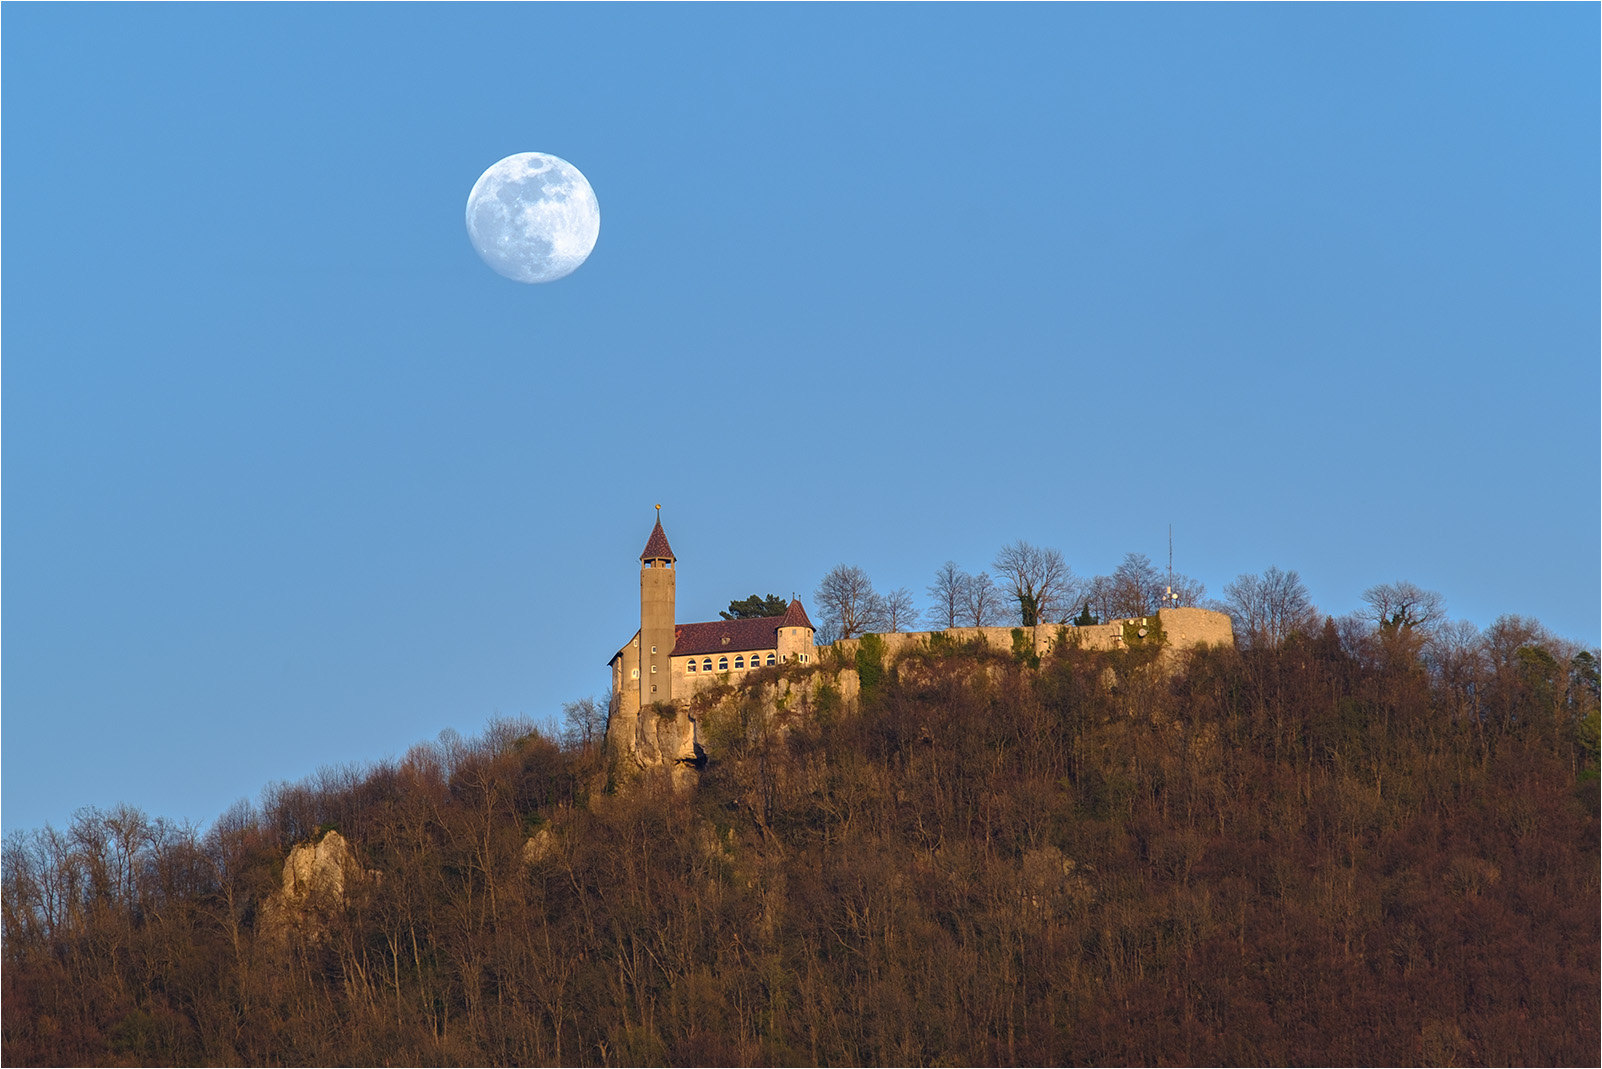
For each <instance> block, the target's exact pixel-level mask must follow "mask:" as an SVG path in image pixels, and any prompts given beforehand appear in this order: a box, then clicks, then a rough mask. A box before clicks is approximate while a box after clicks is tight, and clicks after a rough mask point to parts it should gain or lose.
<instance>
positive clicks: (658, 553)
mask: <svg viewBox="0 0 1602 1069" xmlns="http://www.w3.org/2000/svg"><path fill="white" fill-rule="evenodd" d="M640 559H641V560H677V559H678V558H676V557H674V556H673V547H672V546H670V545H668V540H667V532H666V531H664V530H662V517H661V516H660V515H659V516H657V518H656V526H655V527H653V528H651V539H650V541H648V542H646V543H645V552H644V553H641V554H640Z"/></svg>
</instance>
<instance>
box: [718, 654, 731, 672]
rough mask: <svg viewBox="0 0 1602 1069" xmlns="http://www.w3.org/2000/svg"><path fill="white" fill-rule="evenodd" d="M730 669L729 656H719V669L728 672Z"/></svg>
mask: <svg viewBox="0 0 1602 1069" xmlns="http://www.w3.org/2000/svg"><path fill="white" fill-rule="evenodd" d="M728 670H729V659H728V658H727V657H719V658H718V671H719V672H727V671H728Z"/></svg>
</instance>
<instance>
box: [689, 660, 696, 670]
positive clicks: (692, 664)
mask: <svg viewBox="0 0 1602 1069" xmlns="http://www.w3.org/2000/svg"><path fill="white" fill-rule="evenodd" d="M690 671H692V672H693V671H695V662H694V661H691V662H690Z"/></svg>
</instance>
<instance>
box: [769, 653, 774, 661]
mask: <svg viewBox="0 0 1602 1069" xmlns="http://www.w3.org/2000/svg"><path fill="white" fill-rule="evenodd" d="M768 663H769V664H772V663H773V654H771V653H770V654H768Z"/></svg>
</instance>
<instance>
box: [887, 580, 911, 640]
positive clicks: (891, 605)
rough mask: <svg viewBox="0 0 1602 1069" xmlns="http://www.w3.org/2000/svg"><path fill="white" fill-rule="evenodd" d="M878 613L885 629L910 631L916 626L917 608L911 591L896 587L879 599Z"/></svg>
mask: <svg viewBox="0 0 1602 1069" xmlns="http://www.w3.org/2000/svg"><path fill="white" fill-rule="evenodd" d="M879 614H880V616H881V618H882V620H883V623H884V629H885V630H886V631H910V630H912V629H913V628H914V627H917V626H918V608H917V606H915V605H914V604H913V603H912V591H910V590H908V589H907V588H906V587H904V586H903V587H897V588H896V589H894V590H892V591H890V593H888V594H886V595H884V597H882V598H880V599H879Z"/></svg>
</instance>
